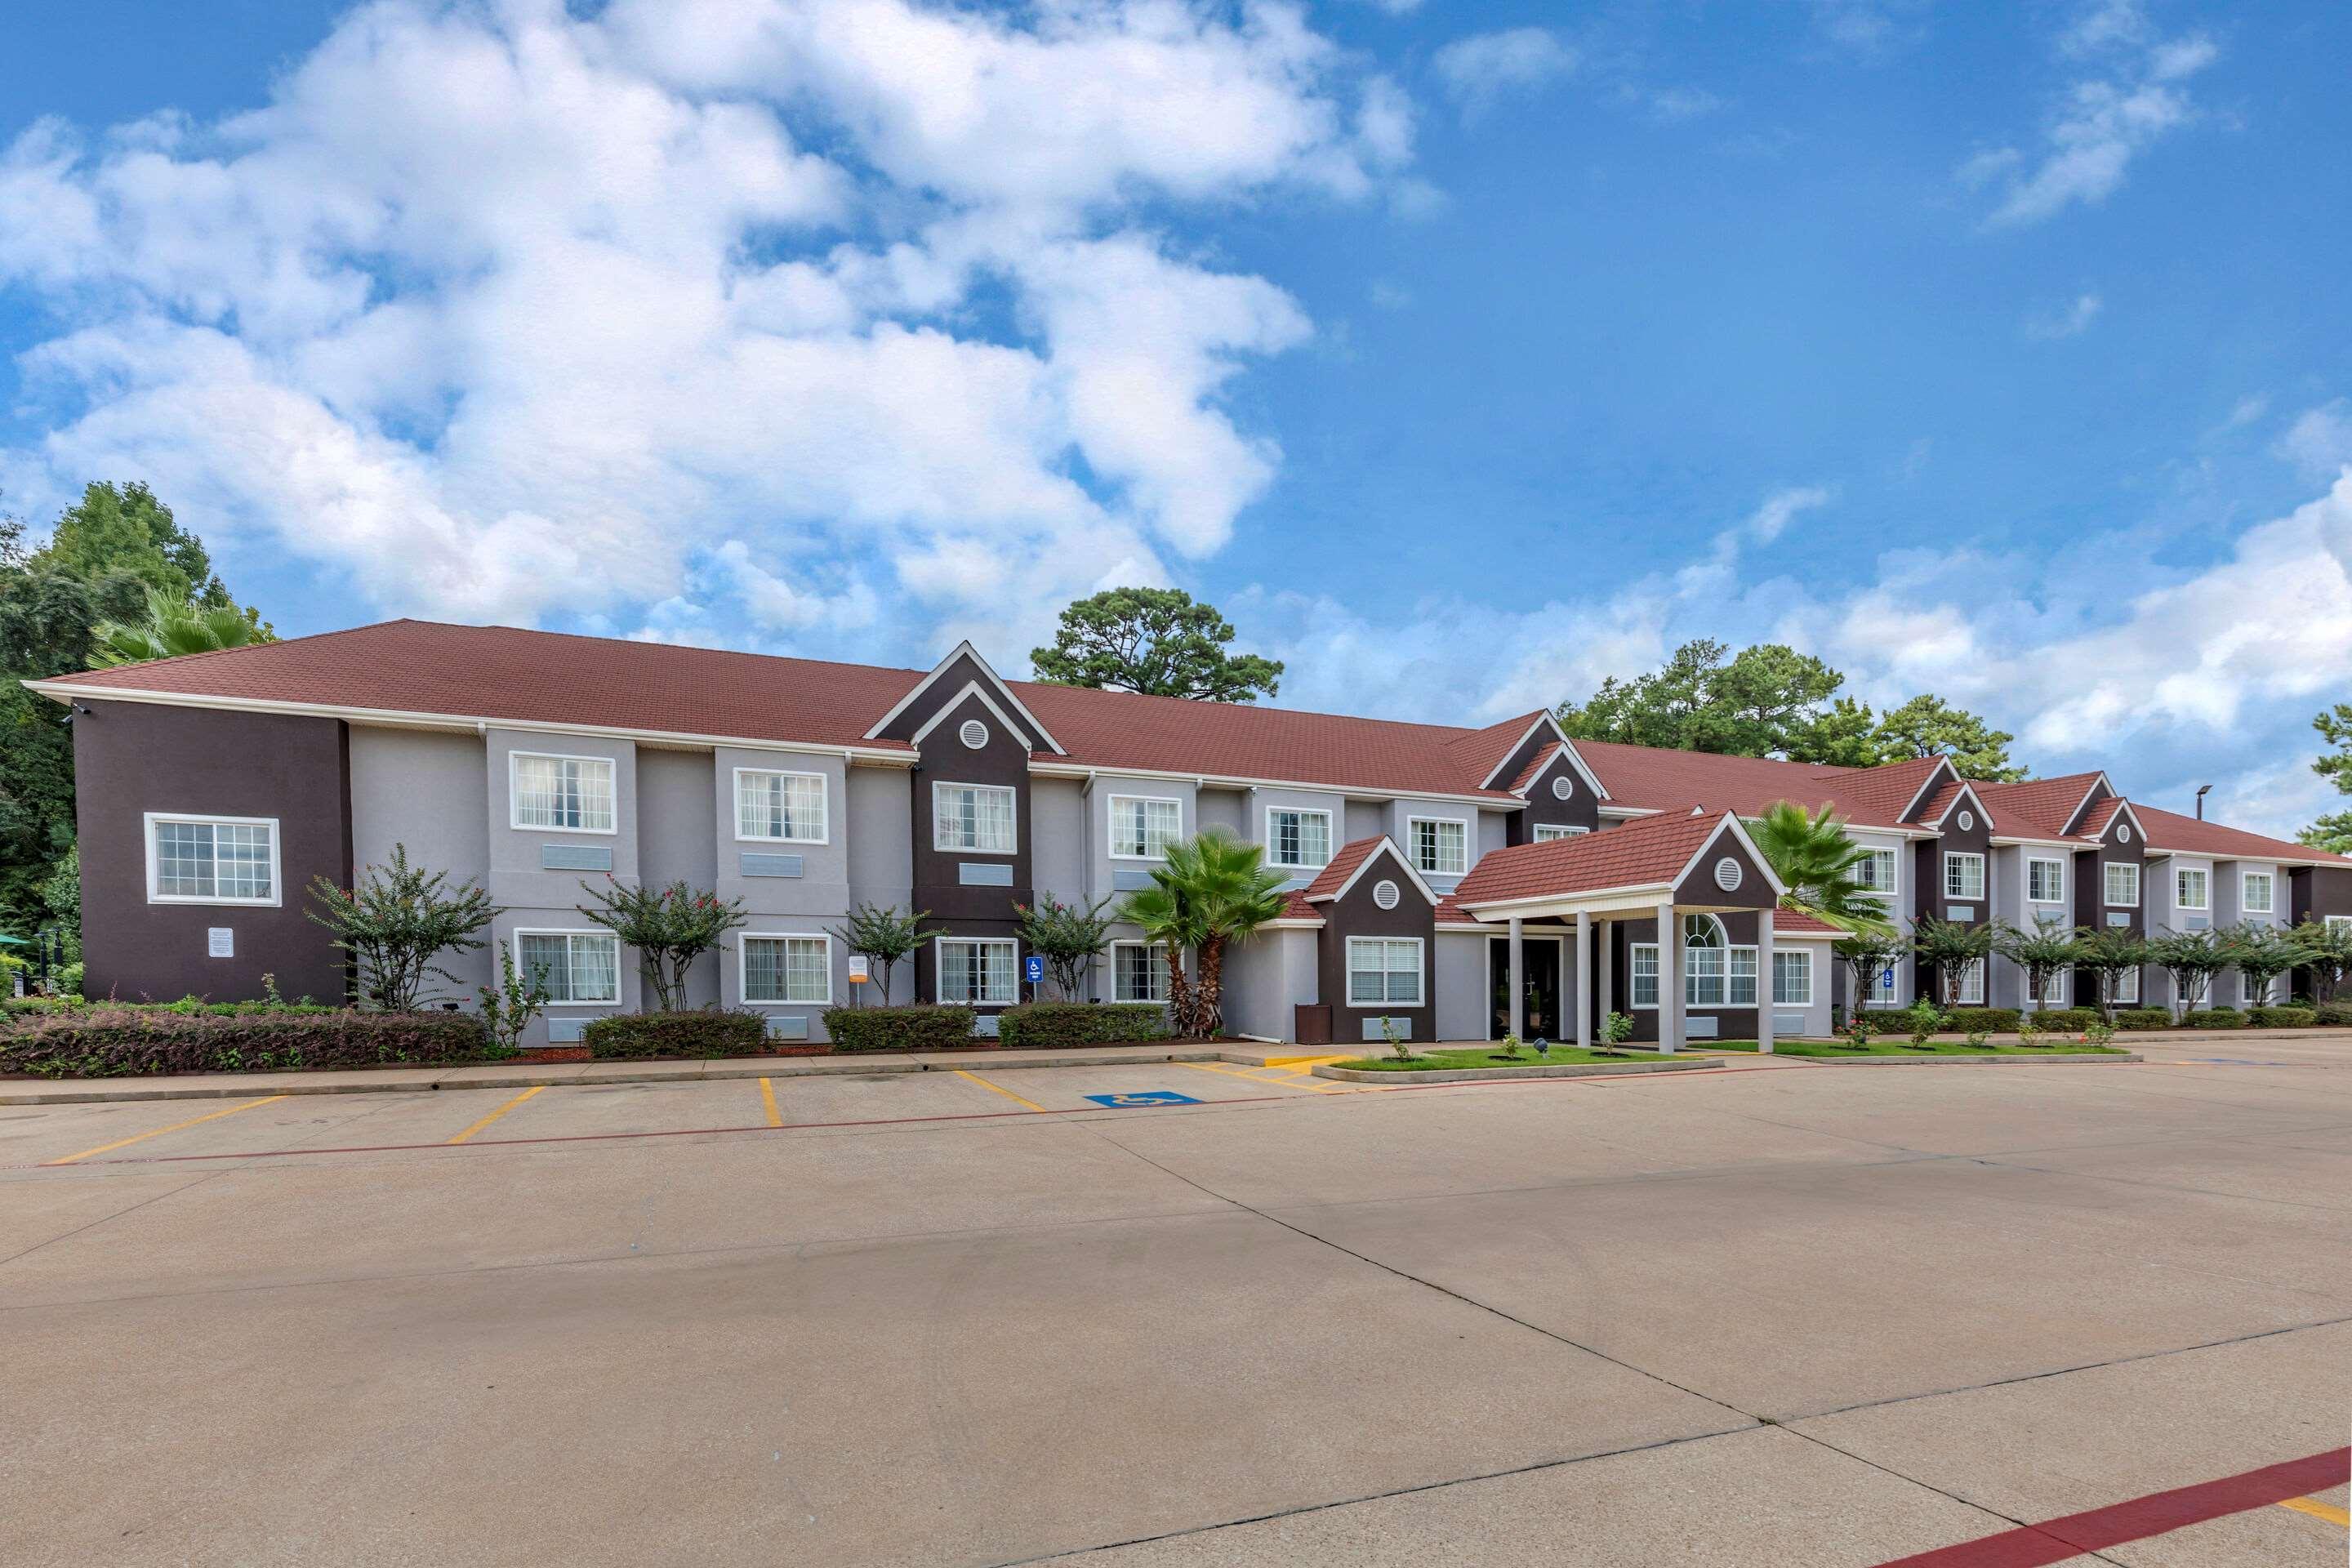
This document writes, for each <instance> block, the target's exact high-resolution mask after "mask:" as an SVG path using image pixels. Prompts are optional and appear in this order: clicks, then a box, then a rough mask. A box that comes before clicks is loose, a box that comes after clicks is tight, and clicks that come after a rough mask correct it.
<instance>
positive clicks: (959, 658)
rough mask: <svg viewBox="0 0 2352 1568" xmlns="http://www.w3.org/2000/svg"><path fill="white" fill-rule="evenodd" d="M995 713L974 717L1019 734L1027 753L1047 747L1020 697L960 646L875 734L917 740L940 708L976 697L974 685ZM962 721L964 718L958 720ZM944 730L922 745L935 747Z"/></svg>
mask: <svg viewBox="0 0 2352 1568" xmlns="http://www.w3.org/2000/svg"><path fill="white" fill-rule="evenodd" d="M973 687H977V688H978V689H979V694H980V695H981V697H982V698H983V699H984V700H985V701H986V702H987V704H988V705H989V706H991V707H992V708H993V709H994V710H995V711H994V712H992V713H980V714H977V715H975V716H976V717H978V718H979V719H980V720H981V721H982V722H983V723H985V724H988V725H989V726H990V727H991V728H992V729H999V728H1001V729H1003V730H1004V731H1007V732H1009V733H1011V734H1013V736H1015V737H1017V738H1018V739H1019V741H1020V742H1021V749H1022V751H1024V752H1034V751H1039V750H1045V749H1047V748H1046V742H1045V732H1044V730H1043V728H1042V727H1041V726H1040V725H1038V724H1037V723H1036V722H1034V721H1032V720H1030V719H1028V718H1026V717H1025V716H1024V714H1023V712H1022V706H1021V702H1020V700H1019V699H1017V698H1016V697H1014V696H1013V693H1012V691H1011V690H1010V689H1008V688H1007V687H1006V686H1005V684H1004V683H1003V681H1001V680H999V679H996V676H995V674H994V673H993V672H992V671H991V670H990V669H989V668H988V667H987V666H986V665H985V664H982V662H981V661H980V658H979V657H978V656H977V655H975V654H973V653H972V652H971V650H970V649H968V648H959V649H957V650H956V652H955V653H954V654H952V655H950V657H949V658H948V659H947V660H946V662H944V663H942V664H941V665H940V667H939V668H937V669H934V670H933V671H932V672H931V673H930V674H929V675H928V676H926V677H924V679H923V680H922V681H921V682H920V683H919V685H918V686H917V687H916V688H915V689H913V690H912V691H910V692H909V693H908V698H909V699H911V700H905V705H904V706H903V707H901V708H900V709H899V710H898V711H897V712H895V713H893V714H891V715H890V716H889V719H888V721H887V722H886V723H884V724H882V725H880V726H879V727H878V728H877V730H876V731H875V732H874V739H876V740H877V741H903V742H908V743H909V744H913V743H915V737H916V735H917V734H918V733H919V732H920V731H922V730H923V729H924V727H925V726H927V725H929V723H930V722H931V721H933V720H934V719H937V718H938V717H939V716H940V712H941V711H942V710H945V709H948V708H950V707H956V706H961V705H963V704H964V703H965V702H966V701H967V700H968V698H969V697H970V696H971V692H970V689H971V688H973ZM961 722H963V720H962V719H961V718H959V719H958V720H957V723H959V724H961ZM941 732H942V731H940V730H933V731H931V732H930V734H929V735H927V736H925V737H924V740H923V742H922V744H923V745H925V746H926V747H929V746H935V745H936V744H937V743H938V737H939V736H940V733H941Z"/></svg>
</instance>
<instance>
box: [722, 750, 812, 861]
mask: <svg viewBox="0 0 2352 1568" xmlns="http://www.w3.org/2000/svg"><path fill="white" fill-rule="evenodd" d="M735 836H736V837H738V838H763V839H778V840H782V841H784V842H787V843H793V844H822V843H824V840H825V814H824V774H823V773H762V772H758V771H755V770H753V769H751V768H738V769H736V770H735Z"/></svg>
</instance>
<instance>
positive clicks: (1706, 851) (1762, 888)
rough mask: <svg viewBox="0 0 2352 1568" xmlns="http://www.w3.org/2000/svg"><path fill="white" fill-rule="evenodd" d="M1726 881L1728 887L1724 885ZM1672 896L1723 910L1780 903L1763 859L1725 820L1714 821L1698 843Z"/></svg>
mask: <svg viewBox="0 0 2352 1568" xmlns="http://www.w3.org/2000/svg"><path fill="white" fill-rule="evenodd" d="M1725 882H1730V883H1731V884H1732V886H1730V887H1728V888H1727V887H1725V886H1724V885H1723V884H1724V883H1725ZM1674 896H1675V903H1677V904H1685V905H1706V906H1711V907H1713V908H1717V909H1727V910H1761V909H1769V908H1770V907H1771V906H1772V905H1774V904H1776V903H1778V902H1780V895H1779V894H1778V893H1776V892H1774V891H1773V889H1772V880H1771V875H1770V873H1769V871H1767V870H1766V869H1765V868H1764V863H1763V861H1762V860H1761V859H1760V858H1759V857H1757V856H1755V855H1753V854H1750V853H1749V852H1748V847H1747V846H1746V845H1745V844H1743V843H1741V842H1740V839H1739V835H1738V834H1737V833H1735V832H1734V831H1732V826H1731V824H1730V823H1728V822H1719V823H1717V826H1716V830H1715V832H1714V833H1712V834H1710V835H1709V836H1708V837H1707V838H1706V842H1705V843H1704V844H1702V845H1701V846H1700V847H1699V850H1698V855H1697V858H1696V862H1695V863H1694V864H1693V865H1692V866H1691V868H1690V869H1689V871H1687V872H1686V873H1685V874H1684V876H1683V879H1682V880H1680V881H1679V882H1677V883H1675V895H1674Z"/></svg>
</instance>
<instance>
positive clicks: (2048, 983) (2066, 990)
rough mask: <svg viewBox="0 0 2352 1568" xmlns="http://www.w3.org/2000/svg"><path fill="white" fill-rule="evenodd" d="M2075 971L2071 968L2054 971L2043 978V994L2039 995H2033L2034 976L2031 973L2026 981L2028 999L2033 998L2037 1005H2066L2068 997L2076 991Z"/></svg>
mask: <svg viewBox="0 0 2352 1568" xmlns="http://www.w3.org/2000/svg"><path fill="white" fill-rule="evenodd" d="M2073 974H2074V971H2073V970H2071V969H2059V970H2053V971H2052V972H2051V973H2049V974H2048V975H2047V976H2045V977H2044V978H2043V980H2042V994H2041V995H2039V996H2033V995H2032V989H2033V979H2032V975H2031V974H2029V975H2028V976H2027V977H2026V982H2025V988H2026V991H2027V993H2028V999H2029V1000H2031V1001H2032V1004H2033V1005H2035V1006H2037V1007H2063V1006H2065V1005H2066V999H2067V997H2068V996H2069V995H2071V994H2073V991H2074V981H2073V979H2072V976H2073Z"/></svg>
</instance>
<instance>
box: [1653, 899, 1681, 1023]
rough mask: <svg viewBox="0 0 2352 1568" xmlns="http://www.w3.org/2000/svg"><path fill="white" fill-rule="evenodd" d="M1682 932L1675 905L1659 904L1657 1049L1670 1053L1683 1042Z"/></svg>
mask: <svg viewBox="0 0 2352 1568" xmlns="http://www.w3.org/2000/svg"><path fill="white" fill-rule="evenodd" d="M1682 938H1683V933H1682V927H1681V924H1680V922H1678V921H1676V920H1675V906H1674V905H1673V904H1671V903H1664V904H1660V905H1659V906H1658V1049H1660V1050H1661V1051H1664V1052H1666V1053H1667V1054H1668V1055H1672V1054H1673V1053H1674V1052H1675V1051H1678V1050H1680V1049H1682V1044H1683V964H1682V958H1683V940H1682Z"/></svg>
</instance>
